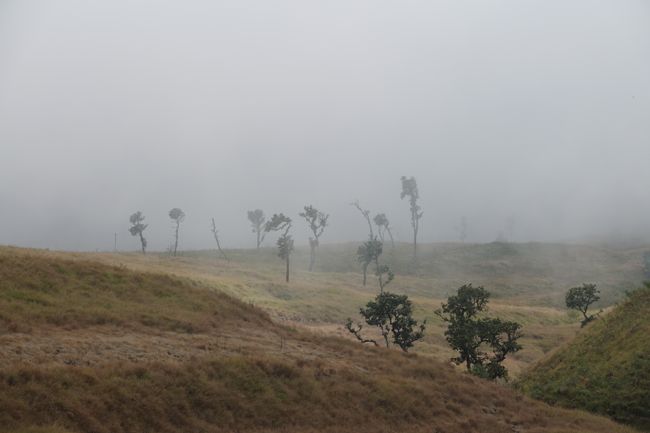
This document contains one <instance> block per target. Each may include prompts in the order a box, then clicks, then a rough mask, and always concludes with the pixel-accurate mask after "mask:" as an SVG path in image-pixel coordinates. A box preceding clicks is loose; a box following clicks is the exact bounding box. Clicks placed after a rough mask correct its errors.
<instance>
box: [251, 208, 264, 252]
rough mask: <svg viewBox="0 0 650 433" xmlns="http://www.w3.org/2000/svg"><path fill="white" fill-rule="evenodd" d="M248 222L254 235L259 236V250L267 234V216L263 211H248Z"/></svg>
mask: <svg viewBox="0 0 650 433" xmlns="http://www.w3.org/2000/svg"><path fill="white" fill-rule="evenodd" d="M248 221H250V223H251V227H252V229H253V233H255V235H256V236H257V244H256V245H257V249H258V250H259V249H260V246H261V245H262V242H264V236H265V235H266V232H265V231H264V224H265V223H266V216H265V215H264V211H263V210H262V209H255V210H249V211H248Z"/></svg>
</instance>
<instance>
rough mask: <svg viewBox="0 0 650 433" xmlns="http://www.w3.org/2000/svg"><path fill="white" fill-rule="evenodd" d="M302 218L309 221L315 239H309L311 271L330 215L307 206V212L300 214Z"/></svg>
mask: <svg viewBox="0 0 650 433" xmlns="http://www.w3.org/2000/svg"><path fill="white" fill-rule="evenodd" d="M300 216H301V217H303V218H304V219H305V221H307V224H308V225H309V230H311V232H312V233H313V235H314V237H309V249H310V251H309V252H310V255H309V271H310V272H311V271H313V270H314V263H316V248H318V245H319V243H318V242H319V241H318V239H319V238H320V236H321V235H322V234H323V231H324V230H325V227H327V219H328V218H329V215H327V214H324V213H323V212H321V211H319V210H318V209H316V208H315V207H313V206H311V205H309V206H305V211H304V212H301V213H300Z"/></svg>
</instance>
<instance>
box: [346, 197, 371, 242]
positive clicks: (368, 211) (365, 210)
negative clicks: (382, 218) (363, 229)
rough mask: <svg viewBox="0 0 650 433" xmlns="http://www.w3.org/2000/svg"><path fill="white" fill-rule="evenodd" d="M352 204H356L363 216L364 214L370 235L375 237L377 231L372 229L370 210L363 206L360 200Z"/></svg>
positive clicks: (351, 204)
mask: <svg viewBox="0 0 650 433" xmlns="http://www.w3.org/2000/svg"><path fill="white" fill-rule="evenodd" d="M350 206H354V207H355V208H357V210H358V211H359V212H360V213H361V216H363V219H365V220H366V223H367V224H368V236H369V237H370V239H374V237H375V232H374V231H373V230H372V222H370V210H368V209H364V208H362V207H361V205H360V204H359V200H355V201H354V202H352V203H350Z"/></svg>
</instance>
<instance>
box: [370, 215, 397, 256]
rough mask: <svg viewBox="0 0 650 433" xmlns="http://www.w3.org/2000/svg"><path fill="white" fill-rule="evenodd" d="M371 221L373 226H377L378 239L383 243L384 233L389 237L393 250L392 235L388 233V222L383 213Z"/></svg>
mask: <svg viewBox="0 0 650 433" xmlns="http://www.w3.org/2000/svg"><path fill="white" fill-rule="evenodd" d="M373 221H374V222H375V225H376V226H377V234H378V235H379V239H381V241H382V242H384V232H385V233H388V236H389V237H390V244H391V246H392V247H393V248H395V241H394V240H393V233H392V232H391V231H390V221H388V218H387V217H386V214H385V213H380V214H377V215H375V217H374V218H373Z"/></svg>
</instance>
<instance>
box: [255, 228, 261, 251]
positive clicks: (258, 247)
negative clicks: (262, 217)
mask: <svg viewBox="0 0 650 433" xmlns="http://www.w3.org/2000/svg"><path fill="white" fill-rule="evenodd" d="M256 232H257V249H258V250H259V249H260V228H259V227H258V228H257V231H256Z"/></svg>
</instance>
